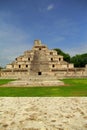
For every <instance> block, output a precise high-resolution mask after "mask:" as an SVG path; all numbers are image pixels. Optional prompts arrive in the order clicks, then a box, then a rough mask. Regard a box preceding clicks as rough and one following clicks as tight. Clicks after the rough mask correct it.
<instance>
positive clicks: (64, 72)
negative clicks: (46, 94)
mask: <svg viewBox="0 0 87 130" xmlns="http://www.w3.org/2000/svg"><path fill="white" fill-rule="evenodd" d="M0 75H1V77H2V78H3V77H4V78H16V79H22V80H23V79H28V80H30V79H35V78H37V77H39V78H40V77H41V80H43V79H45V80H46V78H47V79H48V81H49V77H51V80H52V79H53V78H54V77H56V78H57V79H60V78H67V77H87V65H86V67H85V68H74V65H73V64H69V63H68V62H66V61H64V60H63V56H61V55H58V54H57V52H56V51H55V50H50V49H48V47H47V46H46V45H44V44H42V43H41V41H40V40H35V41H34V46H33V47H32V49H31V50H27V51H25V52H24V54H23V55H21V56H19V57H17V58H15V60H14V61H13V62H12V63H10V64H8V65H7V66H6V69H3V70H2V71H1V74H0ZM45 77H46V78H45ZM37 79H38V78H37Z"/></svg>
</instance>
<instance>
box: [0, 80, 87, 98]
mask: <svg viewBox="0 0 87 130" xmlns="http://www.w3.org/2000/svg"><path fill="white" fill-rule="evenodd" d="M9 81H11V80H6V79H5V80H1V79H0V84H5V83H7V82H9ZM63 81H64V83H65V86H59V87H20V88H19V87H0V96H6V97H38V96H39V97H59V96H61V97H79V96H85V97H86V96H87V79H63Z"/></svg>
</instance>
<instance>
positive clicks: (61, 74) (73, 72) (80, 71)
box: [0, 65, 87, 79]
mask: <svg viewBox="0 0 87 130" xmlns="http://www.w3.org/2000/svg"><path fill="white" fill-rule="evenodd" d="M46 75H49V76H51V75H52V76H55V77H57V78H58V79H61V78H87V65H86V67H85V68H74V69H68V70H66V69H62V70H57V71H52V72H48V73H46V74H44V75H43V76H46ZM0 76H1V78H11V79H14V78H16V79H20V78H28V77H30V76H31V75H30V73H29V72H28V70H21V71H18V70H16V71H12V70H10V71H6V70H5V71H3V72H0ZM36 76H38V75H36Z"/></svg>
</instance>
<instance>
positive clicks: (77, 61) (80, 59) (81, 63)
mask: <svg viewBox="0 0 87 130" xmlns="http://www.w3.org/2000/svg"><path fill="white" fill-rule="evenodd" d="M54 50H56V51H57V54H59V55H62V56H63V58H64V60H65V61H67V62H69V63H73V64H74V66H75V67H85V65H86V64H87V53H84V54H78V55H75V56H73V57H71V56H70V55H69V54H68V53H65V52H63V51H62V50H61V49H59V48H55V49H54Z"/></svg>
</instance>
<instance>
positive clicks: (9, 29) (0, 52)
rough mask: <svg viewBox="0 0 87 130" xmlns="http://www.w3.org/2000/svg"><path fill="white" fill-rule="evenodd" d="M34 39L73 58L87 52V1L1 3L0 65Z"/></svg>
mask: <svg viewBox="0 0 87 130" xmlns="http://www.w3.org/2000/svg"><path fill="white" fill-rule="evenodd" d="M35 39H40V40H41V41H42V43H44V44H46V45H47V46H48V47H49V49H53V48H60V49H62V50H63V51H65V52H67V53H69V54H70V55H75V54H79V53H87V0H0V66H2V65H4V66H5V65H6V64H7V63H9V62H11V61H13V60H14V59H15V58H16V57H17V56H19V55H21V54H23V52H24V51H25V50H29V49H31V48H32V46H33V41H34V40H35Z"/></svg>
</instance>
